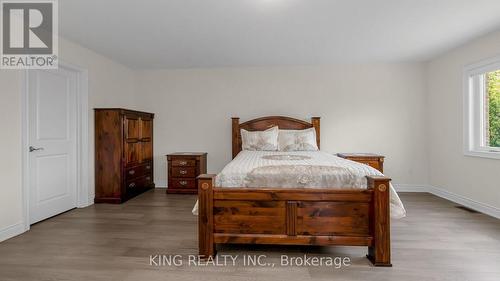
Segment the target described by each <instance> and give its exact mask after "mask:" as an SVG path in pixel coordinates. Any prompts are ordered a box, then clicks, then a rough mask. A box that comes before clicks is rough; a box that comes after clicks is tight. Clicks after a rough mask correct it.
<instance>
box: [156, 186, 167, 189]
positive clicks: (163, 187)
mask: <svg viewBox="0 0 500 281" xmlns="http://www.w3.org/2000/svg"><path fill="white" fill-rule="evenodd" d="M155 188H161V189H167V187H166V186H155Z"/></svg>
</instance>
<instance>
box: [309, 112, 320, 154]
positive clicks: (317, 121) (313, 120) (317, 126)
mask: <svg viewBox="0 0 500 281" xmlns="http://www.w3.org/2000/svg"><path fill="white" fill-rule="evenodd" d="M320 120H321V117H312V118H311V124H312V125H313V127H314V129H315V130H316V143H317V144H318V149H319V148H320V147H319V143H320V133H319V132H320Z"/></svg>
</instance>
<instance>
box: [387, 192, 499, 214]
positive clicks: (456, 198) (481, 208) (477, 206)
mask: <svg viewBox="0 0 500 281" xmlns="http://www.w3.org/2000/svg"><path fill="white" fill-rule="evenodd" d="M393 186H394V189H395V190H396V191H397V192H427V193H431V194H433V195H435V196H438V197H441V198H443V199H446V200H448V201H451V202H454V203H457V204H460V205H462V206H465V207H467V208H470V209H473V210H476V211H478V212H481V213H483V214H486V215H488V216H492V217H494V218H497V219H500V209H499V208H497V207H493V206H490V205H488V204H484V203H481V202H477V201H475V200H472V199H470V198H467V197H464V196H462V195H458V194H456V193H453V192H449V191H447V190H444V189H442V188H438V187H435V186H430V185H415V184H393Z"/></svg>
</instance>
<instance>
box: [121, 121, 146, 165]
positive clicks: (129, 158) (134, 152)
mask: <svg viewBox="0 0 500 281" xmlns="http://www.w3.org/2000/svg"><path fill="white" fill-rule="evenodd" d="M124 130H125V143H124V146H125V147H124V153H125V165H126V166H130V165H135V164H138V163H140V162H141V152H142V147H141V120H140V118H139V116H136V115H126V116H125V121H124Z"/></svg>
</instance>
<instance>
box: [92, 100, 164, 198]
mask: <svg viewBox="0 0 500 281" xmlns="http://www.w3.org/2000/svg"><path fill="white" fill-rule="evenodd" d="M153 118H154V114H153V113H147V112H140V111H134V110H128V109H123V108H99V109H95V199H94V202H95V203H122V202H124V201H126V200H128V199H130V198H132V197H134V196H136V195H138V194H140V193H142V192H144V191H146V190H148V189H151V188H154V186H155V185H154V182H153Z"/></svg>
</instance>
